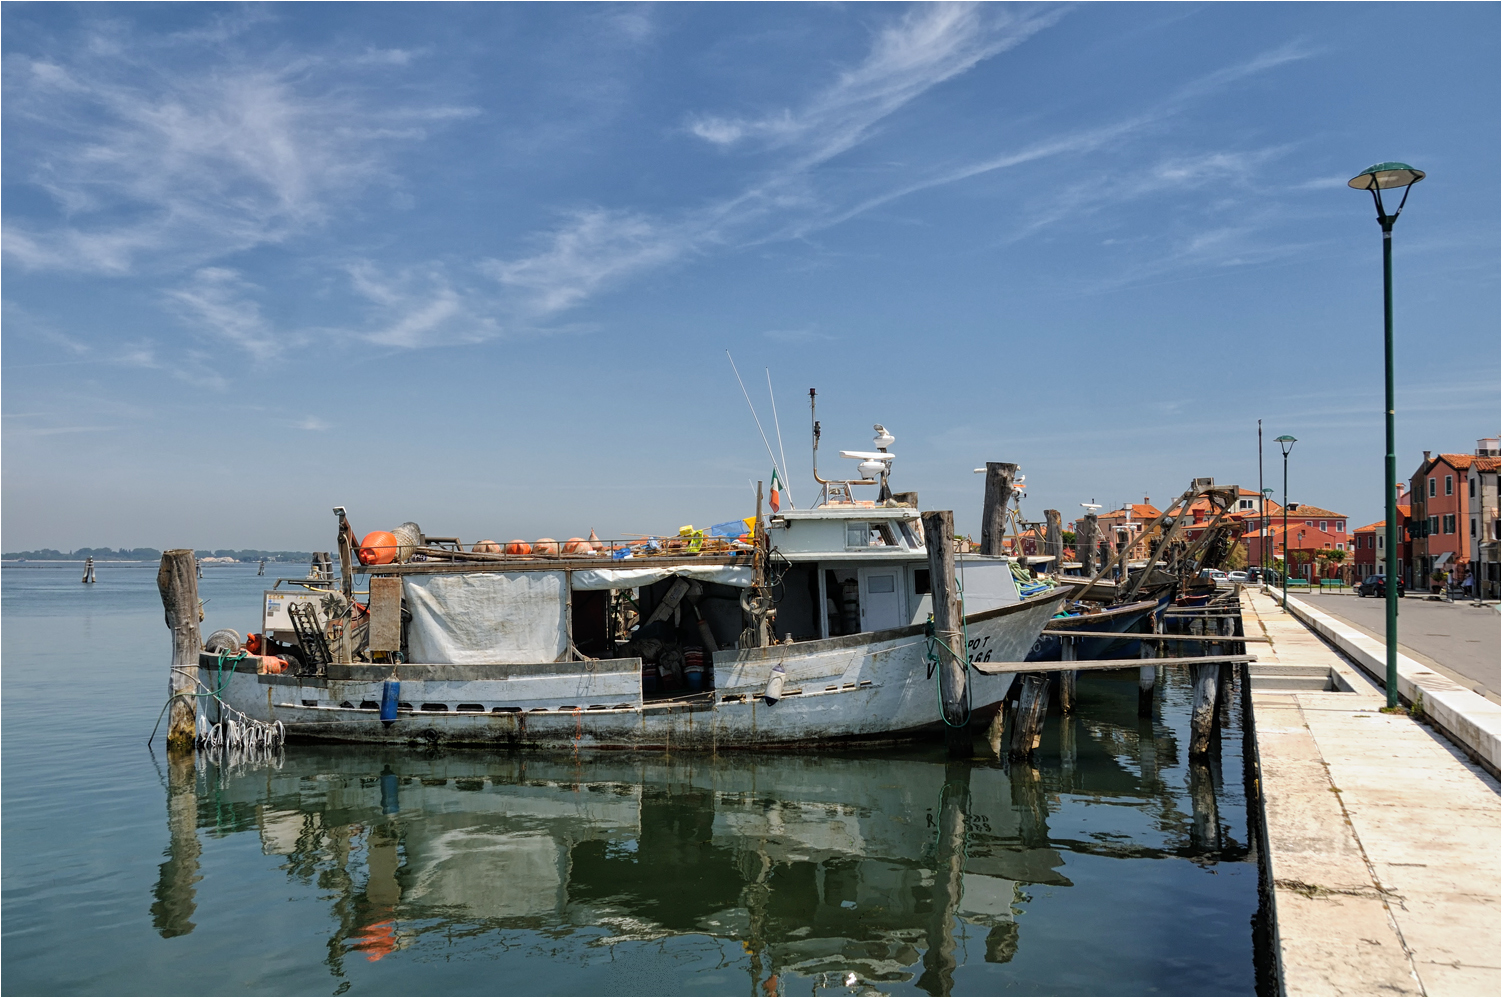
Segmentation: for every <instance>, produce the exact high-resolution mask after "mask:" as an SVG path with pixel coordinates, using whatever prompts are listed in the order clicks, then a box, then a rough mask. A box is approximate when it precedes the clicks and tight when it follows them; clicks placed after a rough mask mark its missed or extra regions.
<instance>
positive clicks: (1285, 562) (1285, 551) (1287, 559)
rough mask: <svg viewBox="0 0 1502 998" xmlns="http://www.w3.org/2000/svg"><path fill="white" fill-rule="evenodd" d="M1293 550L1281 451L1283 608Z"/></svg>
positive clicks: (1285, 467)
mask: <svg viewBox="0 0 1502 998" xmlns="http://www.w3.org/2000/svg"><path fill="white" fill-rule="evenodd" d="M1292 556H1293V552H1291V551H1289V550H1288V451H1286V450H1285V451H1284V452H1283V609H1284V611H1285V612H1286V611H1287V610H1288V564H1289V562H1290V561H1291V560H1292Z"/></svg>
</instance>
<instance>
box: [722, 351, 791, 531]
mask: <svg viewBox="0 0 1502 998" xmlns="http://www.w3.org/2000/svg"><path fill="white" fill-rule="evenodd" d="M725 356H726V357H729V358H730V369H731V370H732V371H734V372H735V381H736V384H738V385H740V386H741V394H742V395H744V396H746V407H747V408H748V409H750V410H751V418H752V419H754V420H756V432H757V433H760V434H761V442H762V443H763V444H766V447H767V457H769V458H771V459H772V467H773V468H776V469H777V472H778V477H779V478H782V479H786V478H787V472H785V471H783V470H782V469H781V468H778V467H777V455H776V454H773V453H772V445H771V444H770V443H767V431H766V430H763V429H762V428H761V417H760V416H758V415H757V414H756V406H754V405H752V404H751V393H750V392H748V391H746V383H745V382H744V381H742V380H741V371H740V368H738V367H736V366H735V358H734V357H731V356H730V351H729V350H726V351H725ZM771 383H772V381H771V376H770V375H768V377H767V384H771ZM786 484H787V482H786V481H784V482H783V485H784V486H785V485H786ZM792 502H793V494H792V493H791V492H789V493H788V505H790V506H791V505H792Z"/></svg>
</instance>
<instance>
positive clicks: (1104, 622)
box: [1024, 594, 1171, 662]
mask: <svg viewBox="0 0 1502 998" xmlns="http://www.w3.org/2000/svg"><path fill="white" fill-rule="evenodd" d="M1168 595H1171V594H1165V596H1164V597H1163V598H1161V599H1147V600H1140V601H1138V602H1136V603H1126V604H1123V605H1121V606H1113V607H1108V608H1106V609H1104V610H1101V611H1100V612H1098V613H1081V614H1077V615H1075V616H1071V617H1055V618H1054V619H1053V620H1050V621H1049V622H1048V630H1046V631H1044V632H1043V633H1042V634H1040V635H1039V636H1038V640H1037V641H1035V642H1033V647H1032V650H1031V651H1029V652H1028V653H1027V658H1026V659H1025V660H1024V661H1028V662H1057V661H1059V660H1060V659H1061V658H1062V657H1063V644H1062V642H1061V640H1060V638H1059V635H1058V634H1050V633H1048V632H1049V631H1078V632H1080V633H1081V634H1091V635H1094V634H1097V633H1098V634H1099V635H1100V637H1089V638H1085V639H1084V640H1077V641H1076V642H1075V660H1076V661H1091V660H1095V659H1103V658H1135V657H1137V656H1138V655H1140V654H1142V641H1141V640H1140V639H1139V638H1137V637H1135V635H1139V634H1144V633H1151V632H1152V630H1153V629H1154V624H1155V622H1156V620H1155V617H1156V615H1157V614H1158V613H1159V612H1161V610H1162V608H1163V607H1164V606H1165V605H1166V604H1167V602H1168Z"/></svg>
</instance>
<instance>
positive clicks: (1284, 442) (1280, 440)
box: [1275, 433, 1299, 610]
mask: <svg viewBox="0 0 1502 998" xmlns="http://www.w3.org/2000/svg"><path fill="white" fill-rule="evenodd" d="M1275 442H1276V443H1277V445H1278V446H1279V447H1281V448H1283V609H1284V610H1287V609H1288V563H1289V562H1290V561H1291V560H1292V558H1291V555H1292V552H1290V551H1289V550H1288V452H1289V451H1291V450H1293V445H1294V444H1296V443H1298V442H1299V440H1298V438H1297V437H1290V436H1289V435H1288V434H1286V433H1285V434H1283V435H1282V436H1281V437H1277V438H1276V440H1275Z"/></svg>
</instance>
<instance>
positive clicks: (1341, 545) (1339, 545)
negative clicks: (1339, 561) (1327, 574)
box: [1335, 541, 1346, 551]
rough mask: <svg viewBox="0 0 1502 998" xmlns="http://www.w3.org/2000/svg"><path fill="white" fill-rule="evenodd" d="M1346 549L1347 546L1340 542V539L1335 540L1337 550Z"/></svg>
mask: <svg viewBox="0 0 1502 998" xmlns="http://www.w3.org/2000/svg"><path fill="white" fill-rule="evenodd" d="M1345 549H1346V546H1345V545H1344V544H1342V543H1340V542H1339V541H1336V542H1335V550H1337V551H1344V550H1345Z"/></svg>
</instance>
